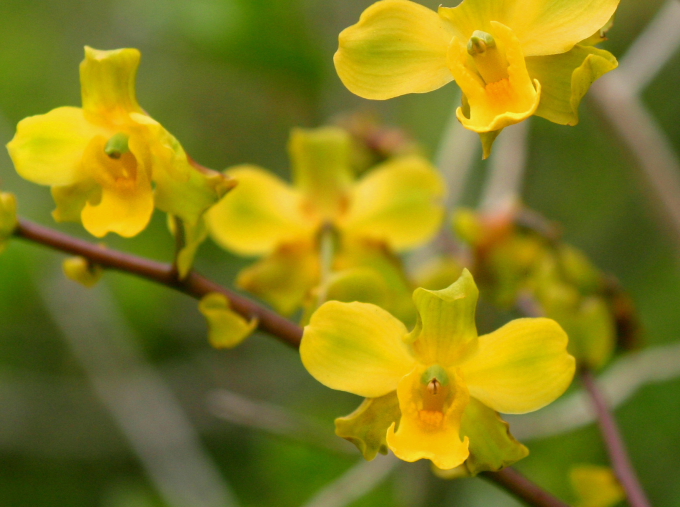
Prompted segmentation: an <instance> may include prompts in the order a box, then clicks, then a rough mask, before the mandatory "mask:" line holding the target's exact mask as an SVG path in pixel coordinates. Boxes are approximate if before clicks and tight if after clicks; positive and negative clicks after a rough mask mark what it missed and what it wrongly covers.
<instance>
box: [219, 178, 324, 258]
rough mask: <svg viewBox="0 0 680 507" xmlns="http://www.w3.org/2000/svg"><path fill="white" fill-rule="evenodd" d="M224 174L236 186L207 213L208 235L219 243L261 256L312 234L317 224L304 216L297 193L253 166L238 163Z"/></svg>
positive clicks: (245, 253)
mask: <svg viewBox="0 0 680 507" xmlns="http://www.w3.org/2000/svg"><path fill="white" fill-rule="evenodd" d="M227 174H228V175H229V176H231V177H233V178H234V179H235V180H236V181H238V186H237V187H236V188H235V189H234V190H233V191H231V192H229V194H227V195H226V196H225V197H224V198H223V199H222V200H221V201H220V202H219V203H217V204H216V205H215V206H214V207H213V208H212V209H211V210H210V211H209V212H208V213H207V214H206V218H207V222H208V228H209V229H210V234H211V235H212V237H213V239H214V240H215V241H216V242H217V243H218V244H219V245H220V246H222V247H224V248H226V249H228V250H232V251H234V252H236V253H239V254H242V255H262V254H267V253H271V252H272V251H274V249H275V248H276V247H277V246H278V245H280V244H282V243H289V242H294V241H296V240H299V239H301V238H305V239H306V238H310V237H311V236H312V234H313V232H314V230H315V229H316V227H317V226H318V224H317V223H315V222H314V221H313V220H310V219H309V218H308V217H306V216H305V215H304V213H303V210H302V196H301V194H300V192H298V191H296V190H294V189H292V188H291V187H290V186H289V185H287V184H286V183H284V182H283V181H282V180H281V179H279V178H277V177H276V176H274V175H272V174H270V173H268V172H267V171H265V170H264V169H261V168H259V167H255V166H247V165H244V166H238V167H235V168H233V169H229V170H228V171H227Z"/></svg>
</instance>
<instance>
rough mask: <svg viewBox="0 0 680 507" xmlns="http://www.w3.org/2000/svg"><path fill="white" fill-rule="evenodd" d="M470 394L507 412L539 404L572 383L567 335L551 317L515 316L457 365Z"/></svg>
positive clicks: (514, 411)
mask: <svg viewBox="0 0 680 507" xmlns="http://www.w3.org/2000/svg"><path fill="white" fill-rule="evenodd" d="M460 368H461V370H462V372H463V378H464V379H465V382H466V384H467V385H468V388H469V389H470V395H471V396H472V397H474V398H477V399H478V400H479V401H481V402H482V403H484V404H485V405H487V406H488V407H491V408H492V409H494V410H496V411H498V412H503V413H506V414H523V413H526V412H532V411H534V410H538V409H539V408H541V407H544V406H545V405H547V404H548V403H550V402H552V401H553V400H555V399H556V398H558V397H559V396H560V395H561V394H562V393H563V392H564V391H565V390H566V389H567V387H569V384H571V380H572V378H573V377H574V371H575V361H574V358H573V357H572V356H570V355H569V353H568V352H567V334H566V333H565V332H564V331H563V330H562V328H561V327H560V326H559V324H557V323H556V322H555V321H554V320H551V319H517V320H513V321H512V322H510V323H508V324H506V325H505V326H503V327H502V328H500V329H498V330H497V331H494V332H493V333H490V334H487V335H484V336H481V337H480V338H479V348H478V350H477V353H476V354H474V355H473V356H471V357H470V358H469V359H468V360H467V361H465V362H464V363H463V364H462V365H461V366H460Z"/></svg>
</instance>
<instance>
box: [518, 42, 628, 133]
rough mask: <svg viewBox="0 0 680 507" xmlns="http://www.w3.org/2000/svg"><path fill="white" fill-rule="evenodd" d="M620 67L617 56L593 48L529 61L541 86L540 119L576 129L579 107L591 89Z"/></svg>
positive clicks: (538, 111)
mask: <svg viewBox="0 0 680 507" xmlns="http://www.w3.org/2000/svg"><path fill="white" fill-rule="evenodd" d="M617 66H618V62H617V61H616V58H614V55H612V54H611V53H609V52H608V51H604V50H602V49H598V48H595V47H592V46H580V45H579V46H575V47H574V48H573V49H572V50H570V51H568V52H566V53H563V54H560V55H551V56H535V57H531V58H527V68H528V69H529V74H530V75H531V77H532V78H533V79H536V80H538V81H539V82H540V83H541V90H542V91H541V103H540V104H539V106H538V109H537V110H536V115H537V116H541V117H543V118H545V119H547V120H550V121H552V122H555V123H559V124H561V125H576V124H577V123H578V118H579V117H578V107H579V104H580V103H581V99H582V98H583V97H584V96H585V94H586V93H587V92H588V90H589V89H590V86H591V85H592V84H593V83H594V82H595V81H596V80H597V79H599V78H601V77H602V76H603V75H605V74H606V73H607V72H609V71H611V70H614V69H615V68H616V67H617Z"/></svg>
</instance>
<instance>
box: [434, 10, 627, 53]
mask: <svg viewBox="0 0 680 507" xmlns="http://www.w3.org/2000/svg"><path fill="white" fill-rule="evenodd" d="M618 4H619V0H464V1H463V2H462V3H461V4H460V5H459V6H457V7H453V8H450V7H440V9H439V13H440V15H441V16H442V18H444V19H446V20H448V21H449V22H450V23H451V25H452V27H453V28H454V30H455V33H456V35H457V36H458V37H460V38H461V39H462V40H464V41H465V42H467V40H468V39H469V38H470V36H471V35H472V33H473V32H474V31H475V30H482V31H485V32H488V31H489V28H490V27H491V26H490V25H491V22H492V21H497V22H499V23H503V24H504V25H506V26H508V27H509V28H510V29H511V30H512V31H513V32H514V33H515V34H516V35H517V38H518V39H519V41H520V43H521V46H522V51H523V52H524V54H525V55H526V56H538V55H553V54H558V53H564V52H566V51H569V50H570V49H571V48H572V47H574V46H575V45H576V44H578V43H579V42H580V41H582V40H584V39H586V38H588V37H590V36H592V35H593V34H594V33H595V32H596V31H598V30H600V29H601V28H602V27H603V26H605V25H606V24H607V22H608V21H609V19H610V18H611V17H612V15H613V14H614V11H616V8H617V6H618Z"/></svg>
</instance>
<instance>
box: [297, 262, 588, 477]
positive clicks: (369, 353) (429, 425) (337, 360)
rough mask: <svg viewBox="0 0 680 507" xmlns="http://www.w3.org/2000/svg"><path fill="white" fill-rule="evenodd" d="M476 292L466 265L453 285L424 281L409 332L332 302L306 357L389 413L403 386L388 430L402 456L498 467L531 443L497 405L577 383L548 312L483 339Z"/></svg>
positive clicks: (310, 366)
mask: <svg viewBox="0 0 680 507" xmlns="http://www.w3.org/2000/svg"><path fill="white" fill-rule="evenodd" d="M477 298H478V290H477V287H476V285H475V282H474V280H473V279H472V276H471V275H470V273H469V272H468V271H467V270H465V271H464V272H463V274H462V275H461V277H460V278H459V279H458V281H457V282H455V283H454V284H453V285H451V286H450V287H448V288H447V289H444V290H441V291H428V290H425V289H422V288H421V289H417V290H416V291H415V292H414V294H413V300H414V302H415V304H416V307H417V309H418V313H419V318H418V323H417V325H416V327H415V328H414V329H413V331H411V332H410V333H409V332H408V330H407V329H406V327H405V326H404V325H403V324H402V323H401V322H400V321H399V320H398V319H396V318H395V317H393V316H392V315H390V314H389V313H388V312H386V311H385V310H383V309H381V308H379V307H377V306H374V305H370V304H366V303H357V302H354V303H340V302H337V301H329V302H327V303H325V304H324V305H322V306H321V307H320V308H319V309H318V310H317V311H316V313H315V314H314V315H313V316H312V318H311V321H310V323H309V325H308V326H306V327H305V330H304V335H303V338H302V344H301V347H300V354H301V358H302V362H303V364H304V365H305V367H306V368H307V370H308V371H309V372H310V373H311V374H312V376H314V378H316V379H317V380H318V381H319V382H321V383H322V384H324V385H326V386H328V387H330V388H332V389H338V390H341V391H347V392H350V393H354V394H357V395H359V396H364V397H366V398H370V399H371V400H368V403H376V402H377V401H378V400H380V401H381V403H379V404H382V405H383V407H382V408H381V412H382V413H386V414H389V413H390V410H389V409H387V408H386V407H385V406H384V405H385V401H384V400H385V398H386V397H388V396H392V397H394V392H395V391H396V398H397V399H398V405H399V410H398V413H399V414H400V417H398V419H397V420H393V421H391V423H390V424H389V428H388V427H385V426H384V427H383V428H382V429H381V430H382V431H381V432H382V435H385V433H386V435H385V441H386V445H387V446H388V447H389V448H390V449H391V450H392V451H393V452H394V454H395V455H396V456H397V457H399V458H401V459H402V460H405V461H416V460H419V459H423V458H425V459H429V460H431V461H432V462H433V463H434V465H436V466H437V467H438V468H441V469H444V470H450V469H453V468H455V467H458V466H460V465H461V464H463V463H465V462H466V461H470V460H472V461H473V462H474V463H473V464H472V466H471V464H470V463H467V466H468V470H469V471H470V472H471V473H477V472H478V471H481V470H484V469H486V470H488V469H498V468H500V467H502V466H505V465H506V464H508V461H511V459H510V458H509V456H514V458H512V459H514V460H516V459H519V458H521V457H523V456H524V455H526V449H525V448H523V447H522V446H521V444H518V443H517V442H516V441H514V439H511V438H510V437H509V435H508V432H507V425H505V423H503V422H502V420H500V419H499V418H497V415H496V413H495V411H498V412H503V413H510V414H521V413H526V412H531V411H534V410H537V409H539V408H541V407H543V406H545V405H547V404H548V403H550V402H552V401H553V400H555V399H556V398H557V397H558V396H560V395H561V394H562V393H563V392H564V391H565V390H566V388H567V387H568V386H569V384H570V383H571V380H572V378H573V375H574V369H575V361H574V358H573V357H572V356H570V355H569V353H568V352H567V335H566V334H565V333H564V331H563V330H562V328H560V326H559V325H558V324H557V323H556V322H555V321H553V320H550V319H542V318H539V319H518V320H515V321H512V322H510V323H509V324H507V325H505V326H504V327H502V328H500V329H498V330H497V331H495V332H493V333H490V334H487V335H484V336H480V337H478V336H477V329H476V326H475V308H476V306H477ZM364 408H365V407H364ZM360 410H361V409H360ZM369 420H370V419H369ZM368 424H371V423H370V422H369V423H368ZM375 424H376V423H375V419H374V424H373V425H375ZM380 424H383V425H384V424H385V421H384V420H382V421H381V422H380ZM340 429H344V428H339V430H340ZM339 433H340V431H339ZM372 438H373V440H374V441H375V440H376V438H375V434H374V435H373V436H372ZM518 446H520V448H518ZM373 455H375V454H373ZM487 460H488V462H486V463H485V461H487Z"/></svg>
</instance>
